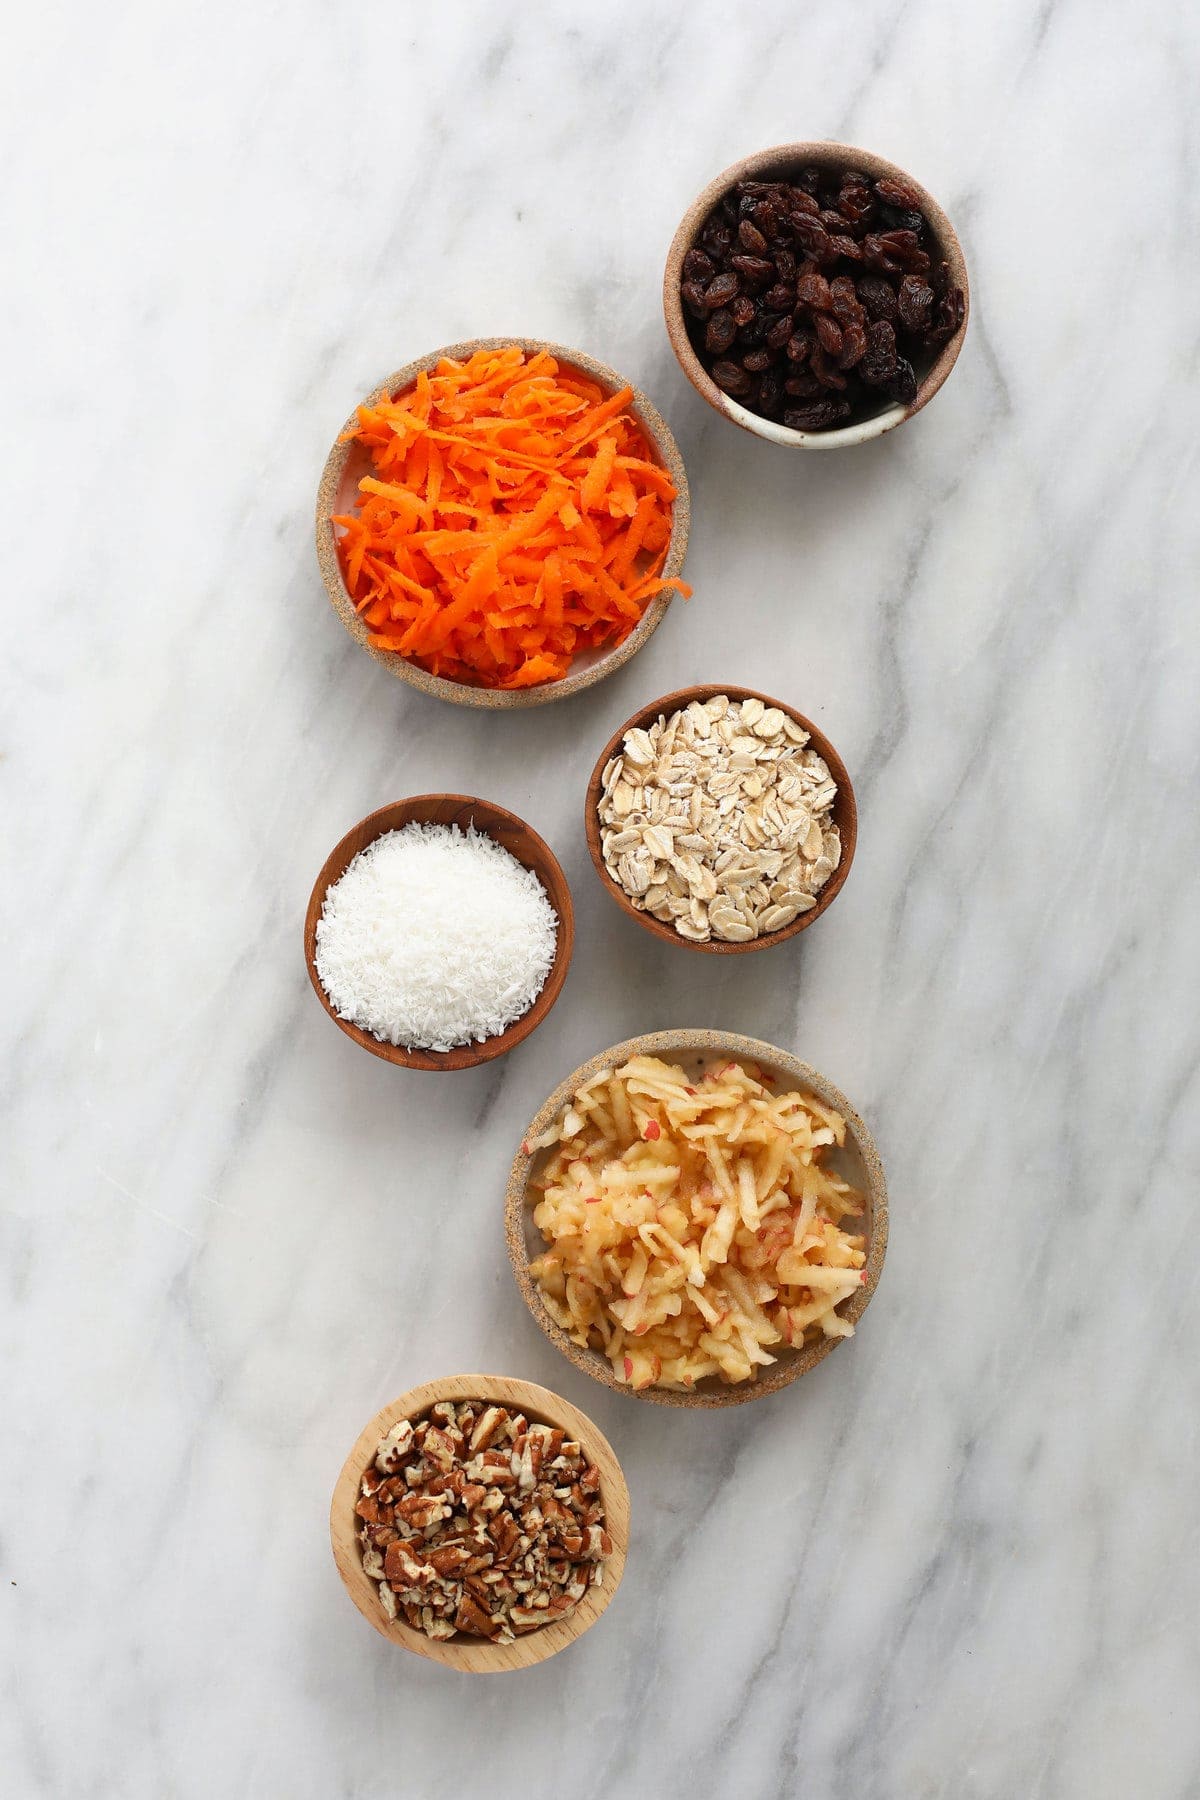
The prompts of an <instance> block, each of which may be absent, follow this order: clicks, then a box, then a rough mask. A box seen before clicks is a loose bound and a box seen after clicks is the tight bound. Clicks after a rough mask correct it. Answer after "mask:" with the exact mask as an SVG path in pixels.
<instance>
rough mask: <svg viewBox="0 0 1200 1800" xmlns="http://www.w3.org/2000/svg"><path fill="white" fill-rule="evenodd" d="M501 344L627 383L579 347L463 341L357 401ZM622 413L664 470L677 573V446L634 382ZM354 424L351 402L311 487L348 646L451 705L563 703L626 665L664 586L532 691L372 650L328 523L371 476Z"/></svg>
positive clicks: (655, 623)
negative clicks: (632, 620) (629, 624)
mask: <svg viewBox="0 0 1200 1800" xmlns="http://www.w3.org/2000/svg"><path fill="white" fill-rule="evenodd" d="M509 344H516V345H519V347H520V348H521V349H522V350H525V351H527V352H530V353H532V352H535V351H538V350H548V351H549V352H550V354H551V356H553V357H555V358H556V359H557V360H558V361H559V362H560V363H565V364H568V365H569V366H570V367H571V368H572V369H574V370H576V371H577V372H579V373H580V374H582V375H585V376H587V377H588V378H589V379H590V380H592V381H595V382H597V383H598V384H599V385H600V386H601V387H603V388H605V389H606V390H607V391H608V392H610V393H618V392H619V391H620V389H621V388H623V387H625V386H626V385H631V384H627V383H626V382H625V380H624V378H623V377H622V376H620V375H618V374H617V372H616V370H615V369H610V368H608V367H607V366H606V365H605V364H604V363H601V362H597V361H596V359H595V357H592V356H586V355H584V353H583V352H582V351H581V350H568V349H565V348H564V347H563V346H562V345H561V344H547V343H544V342H543V341H542V340H541V339H539V338H469V339H468V340H467V341H466V342H465V343H462V344H448V345H447V346H446V347H445V348H444V349H442V350H431V351H430V352H429V354H428V355H427V356H421V357H418V358H417V360H416V361H415V362H410V363H406V364H405V366H404V368H402V369H397V371H396V373H395V374H394V375H389V376H388V378H387V380H386V381H381V382H380V384H379V386H378V387H377V388H375V389H374V390H373V391H372V392H371V393H370V394H368V395H367V397H366V398H365V400H363V401H361V402H360V404H361V405H363V406H374V405H377V404H378V402H379V401H380V400H383V399H385V398H388V397H390V396H391V395H393V394H398V393H401V392H402V391H403V390H404V389H405V388H408V387H411V386H412V384H413V383H414V382H415V381H416V379H417V376H418V375H419V374H421V372H422V371H423V370H430V369H433V368H436V366H437V364H438V363H439V362H440V361H441V360H442V358H443V357H451V358H453V359H454V360H455V361H456V362H462V361H465V359H466V358H467V357H469V356H472V355H473V354H474V353H475V351H476V350H499V349H503V348H504V347H505V346H506V345H509ZM630 411H631V412H632V413H633V415H634V417H635V418H636V419H637V420H638V422H639V424H640V425H641V426H642V428H643V430H644V431H645V433H646V437H647V441H648V444H649V446H650V450H651V453H652V455H653V457H654V460H655V461H656V462H657V463H658V464H659V465H660V467H662V468H663V469H665V470H666V471H667V473H668V474H669V475H670V477H671V480H672V482H673V483H674V486H675V489H676V498H675V502H674V509H675V510H674V514H673V518H672V529H671V539H670V543H669V545H668V548H667V556H666V562H665V564H664V566H663V576H664V577H665V578H670V577H673V576H677V575H678V574H679V573H680V571H681V570H682V568H683V561H684V556H685V554H686V552H687V542H688V532H689V529H690V526H691V502H690V498H689V495H688V484H687V476H686V475H685V473H684V468H683V458H682V457H681V456H680V454H679V446H678V444H677V443H676V442H675V439H674V437H673V436H672V434H671V429H670V426H669V425H668V424H667V422H666V420H665V419H664V418H663V416H662V414H661V413H660V412H659V411H658V408H657V407H656V406H654V405H653V404H652V402H651V401H650V400H649V399H648V398H647V397H646V395H645V394H643V393H642V392H641V390H640V389H639V388H636V387H635V388H634V391H633V399H632V401H631V402H630ZM357 424H358V409H357V407H356V408H355V410H354V412H353V413H352V414H351V415H350V417H349V418H348V419H347V420H346V423H345V424H344V425H343V427H342V430H341V432H339V433H338V437H337V439H336V440H335V442H334V445H333V448H332V450H331V451H330V452H329V456H328V458H327V460H326V463H325V468H324V471H323V473H322V475H321V485H320V488H319V489H318V491H317V518H316V528H317V561H318V563H319V564H320V568H321V578H322V580H323V581H324V583H325V591H326V592H327V594H328V595H329V599H330V601H331V603H332V605H333V610H334V611H335V612H336V614H337V616H338V618H339V619H340V620H341V622H342V624H343V625H344V626H345V627H346V630H347V631H348V632H349V633H350V635H351V637H352V638H353V639H354V641H355V643H356V644H359V645H361V647H362V648H363V649H364V650H365V651H366V652H367V654H368V655H369V656H372V657H374V659H375V661H376V662H377V663H379V664H380V666H381V667H382V668H384V669H386V670H387V671H388V673H389V674H390V675H394V676H395V677H396V678H397V680H399V681H407V682H409V683H410V684H411V685H412V686H413V687H416V688H420V689H421V691H422V693H426V694H433V695H435V696H436V698H437V699H439V700H449V701H452V702H453V703H454V704H455V705H456V706H481V707H488V708H492V709H493V710H499V709H507V708H513V707H529V706H545V705H547V704H548V703H549V702H550V701H551V700H565V699H566V698H567V697H568V696H569V695H571V694H578V693H580V692H582V690H583V689H584V688H588V687H591V686H592V685H593V684H594V683H595V682H597V681H603V679H604V677H605V676H606V675H611V674H613V673H614V671H615V670H617V669H619V668H621V667H622V665H623V664H624V663H627V662H628V661H629V659H630V657H631V656H636V655H637V653H638V651H639V650H640V649H641V648H642V646H643V645H644V644H646V643H648V642H649V640H650V638H651V637H652V636H653V634H654V633H655V631H657V629H658V627H659V625H661V623H662V621H663V618H664V617H665V615H666V611H667V608H668V606H669V605H670V604H671V594H672V590H671V589H667V591H666V592H665V593H664V594H661V595H660V596H659V597H658V598H657V599H655V600H652V601H651V602H650V604H649V606H648V607H647V608H646V610H645V612H644V613H643V615H642V618H641V620H640V622H639V623H638V625H637V626H635V628H634V629H633V631H631V632H630V634H629V636H628V637H627V638H626V639H625V642H624V643H623V644H618V645H617V646H616V647H615V648H613V649H610V650H596V651H586V652H584V653H583V654H581V655H580V656H579V657H577V658H576V660H575V662H574V663H573V664H572V666H571V669H570V672H569V673H568V674H567V675H565V676H564V677H563V679H562V680H561V681H551V682H546V683H545V684H544V685H543V686H541V687H532V688H511V689H500V688H483V687H471V686H469V685H468V684H467V683H465V682H459V681H447V680H445V679H444V678H443V677H442V676H439V675H430V674H428V673H427V672H426V671H425V670H424V669H421V668H418V667H417V665H416V664H415V663H411V662H409V661H408V660H407V659H406V658H405V657H403V656H400V655H398V654H397V653H396V652H395V651H391V650H380V649H377V648H376V647H375V645H374V644H373V643H372V642H371V634H370V632H369V631H368V629H367V627H366V625H365V623H364V622H363V620H362V618H361V617H360V616H359V614H358V612H357V610H356V608H355V605H354V602H353V600H352V599H351V598H350V594H349V591H348V589H347V587H346V583H345V580H344V578H343V575H342V565H341V562H340V560H339V557H338V553H337V527H336V526H335V525H334V524H333V517H334V515H335V514H346V513H350V512H353V510H354V507H355V504H356V501H357V497H358V484H359V481H360V480H361V479H362V477H363V476H364V475H368V474H370V473H371V468H370V463H369V460H368V457H367V454H366V452H365V451H364V450H363V449H362V448H361V447H360V446H359V445H357V444H354V443H351V442H345V443H344V442H343V441H342V438H343V434H344V433H345V432H347V431H352V430H353V429H354V428H355V426H356V425H357Z"/></svg>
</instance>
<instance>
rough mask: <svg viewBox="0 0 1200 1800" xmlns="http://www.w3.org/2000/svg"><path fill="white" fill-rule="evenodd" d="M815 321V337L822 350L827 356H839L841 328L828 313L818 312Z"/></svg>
mask: <svg viewBox="0 0 1200 1800" xmlns="http://www.w3.org/2000/svg"><path fill="white" fill-rule="evenodd" d="M815 323H816V327H817V339H818V342H819V343H820V346H821V348H822V350H824V351H825V352H826V353H827V354H828V355H829V356H840V355H841V354H842V328H841V326H840V325H839V324H838V323H837V321H836V319H831V318H830V317H829V314H828V313H818V314H817V317H816V321H815Z"/></svg>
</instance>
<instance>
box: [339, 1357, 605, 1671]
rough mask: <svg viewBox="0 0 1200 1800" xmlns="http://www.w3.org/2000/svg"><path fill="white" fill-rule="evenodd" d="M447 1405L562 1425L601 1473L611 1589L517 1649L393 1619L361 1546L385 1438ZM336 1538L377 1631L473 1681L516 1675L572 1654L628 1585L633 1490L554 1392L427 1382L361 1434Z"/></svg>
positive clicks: (594, 1593)
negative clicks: (365, 1493)
mask: <svg viewBox="0 0 1200 1800" xmlns="http://www.w3.org/2000/svg"><path fill="white" fill-rule="evenodd" d="M439 1400H488V1401H491V1402H492V1403H493V1404H499V1405H501V1406H510V1407H516V1408H517V1409H518V1410H519V1411H520V1412H523V1413H525V1414H526V1415H527V1416H528V1417H529V1418H530V1419H531V1420H540V1421H541V1422H542V1423H543V1424H546V1425H557V1426H560V1427H561V1428H562V1429H563V1430H564V1431H565V1432H566V1433H567V1434H568V1436H569V1437H571V1438H573V1439H575V1440H576V1441H577V1442H578V1443H579V1444H581V1445H582V1446H583V1448H584V1450H586V1452H587V1454H588V1456H589V1458H590V1459H591V1461H592V1462H594V1463H595V1465H596V1467H597V1468H598V1469H599V1471H600V1492H601V1496H602V1498H603V1501H604V1511H605V1521H604V1522H605V1529H606V1531H607V1532H608V1534H609V1536H610V1537H611V1539H612V1546H613V1548H612V1555H611V1557H610V1558H609V1560H608V1562H607V1563H606V1564H605V1566H604V1585H603V1587H598V1588H593V1587H589V1589H588V1591H587V1593H586V1594H585V1595H584V1597H583V1599H582V1600H581V1601H580V1602H579V1605H578V1606H577V1607H576V1608H575V1610H574V1612H573V1613H570V1614H568V1616H567V1617H566V1618H564V1619H556V1620H555V1621H554V1623H553V1624H552V1625H542V1626H540V1627H539V1629H538V1630H537V1631H531V1632H530V1633H529V1634H528V1635H527V1636H526V1637H519V1638H517V1640H516V1642H515V1643H512V1644H492V1643H489V1642H488V1641H487V1640H486V1639H484V1638H473V1637H463V1636H460V1637H453V1638H446V1639H439V1638H431V1637H426V1635H425V1633H424V1632H423V1631H417V1630H415V1629H414V1628H413V1626H411V1625H409V1624H408V1623H407V1621H406V1620H404V1619H389V1618H388V1617H387V1615H386V1614H385V1613H384V1611H383V1608H382V1607H381V1606H380V1604H379V1588H378V1586H377V1584H376V1583H375V1582H374V1581H372V1580H371V1577H370V1576H369V1575H368V1574H366V1572H365V1571H364V1569H363V1566H362V1552H361V1546H360V1544H359V1541H358V1534H357V1529H356V1527H357V1523H358V1521H357V1519H356V1517H355V1512H354V1508H355V1504H356V1503H357V1500H358V1493H359V1484H360V1482H361V1481H362V1477H363V1471H364V1470H365V1469H366V1467H367V1465H368V1463H370V1462H371V1460H372V1459H373V1457H374V1455H375V1452H376V1450H377V1449H378V1447H379V1444H380V1441H381V1439H383V1438H385V1437H386V1436H387V1434H388V1432H389V1431H390V1430H391V1428H392V1426H393V1425H395V1424H396V1422H397V1420H399V1419H405V1418H416V1417H418V1416H419V1415H420V1414H422V1413H425V1412H427V1411H428V1410H429V1408H430V1407H431V1406H433V1405H435V1404H436V1403H437V1401H439ZM329 1535H330V1538H331V1539H332V1541H333V1560H334V1562H335V1563H336V1564H337V1568H338V1574H339V1575H340V1576H341V1578H342V1580H343V1581H344V1582H345V1584H346V1589H347V1591H348V1593H349V1595H350V1598H351V1599H352V1600H353V1602H354V1604H355V1606H357V1608H358V1610H359V1612H360V1613H361V1614H362V1616H363V1618H364V1619H366V1621H367V1623H368V1624H369V1625H373V1626H374V1627H375V1629H376V1631H377V1632H379V1634H380V1636H381V1637H385V1638H387V1639H389V1641H390V1642H391V1643H393V1644H402V1645H403V1646H404V1648H405V1649H406V1650H414V1651H415V1652H416V1654H417V1655H418V1656H427V1657H429V1659H430V1660H431V1661H432V1662H440V1663H446V1664H448V1665H449V1666H450V1667H451V1668H453V1669H466V1670H468V1671H469V1672H470V1673H471V1674H473V1675H497V1674H503V1673H504V1672H505V1670H508V1669H528V1668H530V1667H531V1666H532V1664H534V1663H540V1662H545V1660H546V1658H547V1657H548V1656H554V1655H556V1654H557V1653H558V1651H560V1650H565V1649H566V1647H567V1645H568V1644H573V1643H574V1642H575V1639H576V1638H578V1637H582V1636H583V1633H584V1632H585V1631H586V1630H587V1629H588V1627H589V1626H591V1625H594V1624H595V1623H596V1620H597V1619H598V1618H599V1617H600V1614H601V1613H602V1612H603V1611H604V1609H605V1607H606V1606H607V1605H608V1604H609V1601H610V1600H611V1599H612V1597H613V1595H614V1594H615V1593H616V1591H617V1588H618V1586H619V1585H620V1581H621V1576H622V1574H623V1573H624V1570H625V1553H626V1550H627V1549H628V1547H629V1489H628V1488H627V1487H626V1485H625V1477H624V1475H622V1473H621V1465H620V1463H619V1462H618V1461H617V1458H616V1455H615V1454H614V1452H613V1448H612V1445H611V1444H610V1443H609V1441H608V1439H607V1438H606V1437H605V1436H604V1434H603V1432H602V1431H601V1430H600V1429H599V1428H598V1426H596V1425H593V1423H592V1421H591V1420H590V1419H589V1418H588V1417H587V1415H586V1414H585V1413H581V1412H580V1411H579V1410H578V1409H577V1408H576V1407H574V1406H571V1405H570V1404H569V1403H568V1402H567V1401H566V1400H562V1399H560V1398H559V1396H558V1395H557V1394H552V1393H551V1392H550V1390H549V1389H548V1388H543V1387H536V1386H535V1385H534V1383H533V1382H532V1381H512V1380H510V1379H509V1378H508V1377H507V1376H503V1375H451V1376H448V1377H447V1378H446V1379H445V1380H443V1381H427V1382H425V1383H424V1385H423V1386H421V1387H415V1388H410V1389H409V1391H408V1393H407V1394H401V1396H400V1398H399V1399H398V1400H393V1401H392V1403H391V1405H390V1406H385V1407H384V1408H383V1409H382V1411H380V1412H377V1413H376V1414H375V1417H374V1418H373V1419H372V1420H371V1422H370V1424H369V1425H367V1426H365V1427H364V1429H363V1430H362V1431H361V1432H360V1434H359V1438H358V1442H357V1443H356V1444H355V1446H354V1448H353V1450H352V1451H351V1452H350V1454H349V1456H348V1457H347V1458H346V1461H345V1463H344V1465H343V1467H342V1472H341V1474H340V1475H339V1476H338V1479H337V1486H336V1487H335V1488H334V1490H333V1504H332V1505H331V1507H330V1509H329Z"/></svg>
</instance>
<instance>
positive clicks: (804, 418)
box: [783, 400, 850, 431]
mask: <svg viewBox="0 0 1200 1800" xmlns="http://www.w3.org/2000/svg"><path fill="white" fill-rule="evenodd" d="M849 411H850V408H849V406H848V405H847V403H846V402H845V401H844V400H814V401H813V402H812V404H811V405H810V406H789V407H788V409H787V411H786V412H785V413H784V415H783V422H784V424H785V425H786V426H787V427H788V429H789V431H828V429H829V427H830V426H831V425H837V424H839V423H840V422H841V421H842V420H843V419H844V418H846V417H847V415H848V414H849Z"/></svg>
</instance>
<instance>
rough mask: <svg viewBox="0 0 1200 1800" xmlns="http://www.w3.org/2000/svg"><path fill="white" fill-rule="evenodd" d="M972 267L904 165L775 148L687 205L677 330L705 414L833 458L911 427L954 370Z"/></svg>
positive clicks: (668, 291)
mask: <svg viewBox="0 0 1200 1800" xmlns="http://www.w3.org/2000/svg"><path fill="white" fill-rule="evenodd" d="M969 305H970V301H969V289H968V285H967V268H966V263H965V261H964V259H963V253H962V246H961V245H960V244H959V241H958V238H957V236H956V235H955V232H954V227H953V226H952V225H951V223H950V221H949V219H948V218H947V217H946V215H945V213H944V212H943V211H942V209H941V207H940V206H939V205H938V203H937V201H936V200H934V199H933V197H932V195H930V194H928V193H926V191H925V189H924V188H923V187H921V186H920V185H919V184H918V183H917V182H915V181H914V180H913V179H912V177H911V176H910V175H907V174H906V173H905V172H904V170H903V169H899V168H897V167H896V166H895V164H894V163H889V162H886V161H885V160H884V159H883V157H881V156H875V155H873V154H872V153H871V152H870V151H868V150H858V149H854V148H853V147H852V146H851V145H849V144H826V143H812V144H780V145H777V146H776V147H775V148H774V149H772V150H762V151H759V153H758V154H757V155H755V156H748V157H745V158H744V159H743V160H742V161H741V162H738V163H734V164H733V165H732V167H731V168H728V169H726V170H725V171H724V172H723V173H722V174H720V175H718V176H717V177H716V178H715V180H713V181H710V182H709V184H708V186H707V187H706V188H705V189H704V191H703V192H702V193H701V194H700V195H699V196H698V198H697V199H696V201H695V202H694V203H693V205H692V206H691V207H689V209H688V211H687V213H686V214H685V216H684V218H683V221H682V223H681V224H680V226H679V229H678V231H677V232H676V233H675V237H674V240H673V241H672V244H671V250H670V254H669V256H668V257H667V267H666V273H665V276H664V279H663V310H664V312H665V313H666V319H667V331H668V333H669V335H670V338H671V343H672V345H673V347H674V350H675V354H676V356H677V357H678V358H679V362H680V365H681V367H682V369H683V372H684V374H685V375H686V376H687V378H688V380H689V381H690V382H691V384H692V386H693V387H694V388H695V389H696V390H697V392H698V393H700V394H702V395H703V396H704V398H705V399H706V400H707V401H708V402H709V404H710V405H711V406H714V407H715V408H716V410H717V411H718V412H720V413H722V414H723V415H724V416H725V417H726V418H727V419H732V420H733V422H734V424H735V425H740V426H742V427H743V429H744V430H746V431H751V432H753V433H754V434H755V435H756V436H758V437H762V438H766V439H768V440H769V441H770V442H771V443H775V444H785V445H789V446H794V447H798V448H805V449H814V450H816V449H835V448H839V447H842V446H845V445H849V444H861V443H865V442H866V441H867V440H868V439H870V438H875V437H880V436H881V435H882V434H883V433H884V432H885V431H891V430H893V429H894V428H895V427H896V426H897V425H902V424H903V423H904V421H905V420H906V419H911V418H912V416H913V414H914V413H917V412H920V410H921V408H922V407H924V406H927V405H928V404H929V402H930V400H932V399H933V396H934V395H935V394H936V393H937V392H938V389H939V388H940V387H941V386H942V383H943V382H944V381H945V379H946V377H947V376H948V375H949V373H950V371H951V369H952V368H953V367H954V364H955V362H956V360H957V358H958V353H959V350H960V349H961V348H962V341H963V337H964V335H965V333H966V328H967V314H968V310H969Z"/></svg>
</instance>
